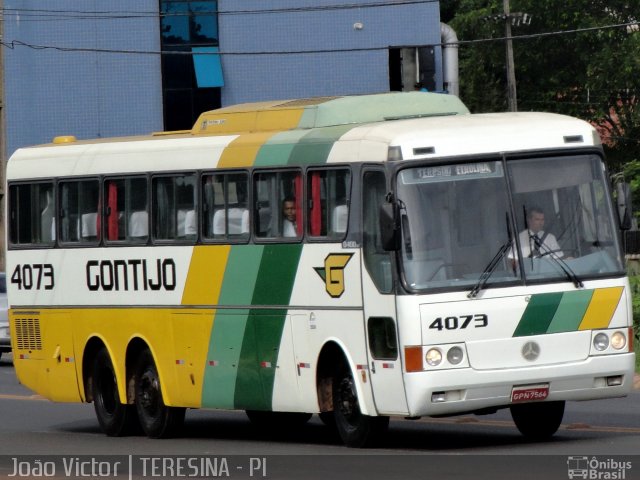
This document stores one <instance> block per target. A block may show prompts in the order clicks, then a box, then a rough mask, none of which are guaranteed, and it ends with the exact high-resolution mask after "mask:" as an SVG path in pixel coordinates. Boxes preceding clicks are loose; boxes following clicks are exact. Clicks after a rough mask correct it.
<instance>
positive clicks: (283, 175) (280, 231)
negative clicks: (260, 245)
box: [253, 171, 303, 240]
mask: <svg viewBox="0 0 640 480" xmlns="http://www.w3.org/2000/svg"><path fill="white" fill-rule="evenodd" d="M254 202H255V205H254V206H255V210H254V213H253V214H254V223H255V232H256V237H259V238H265V239H271V238H279V239H285V238H286V239H289V240H293V239H300V237H301V236H302V231H303V228H302V222H303V220H302V175H301V174H300V173H299V172H296V171H284V172H264V173H263V172H261V173H257V174H256V176H255V181H254Z"/></svg>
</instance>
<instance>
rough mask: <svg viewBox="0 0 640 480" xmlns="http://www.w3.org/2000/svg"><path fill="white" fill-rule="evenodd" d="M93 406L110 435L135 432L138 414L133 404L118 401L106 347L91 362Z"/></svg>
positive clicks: (114, 375)
mask: <svg viewBox="0 0 640 480" xmlns="http://www.w3.org/2000/svg"><path fill="white" fill-rule="evenodd" d="M91 394H92V396H93V406H94V408H95V411H96V417H98V423H99V424H100V428H102V431H103V432H104V433H106V434H107V435H108V436H110V437H121V436H124V435H129V434H131V433H135V430H136V429H137V427H138V416H137V414H136V409H135V406H134V405H126V404H123V403H120V397H119V396H118V383H117V381H116V373H115V370H114V368H113V363H112V362H111V358H110V357H109V352H108V351H107V349H106V348H104V347H103V348H101V349H100V350H99V351H98V353H97V355H96V358H95V361H94V362H93V371H92V377H91Z"/></svg>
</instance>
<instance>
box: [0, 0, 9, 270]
mask: <svg viewBox="0 0 640 480" xmlns="http://www.w3.org/2000/svg"><path fill="white" fill-rule="evenodd" d="M0 40H4V0H0ZM4 97H5V94H4V47H2V46H0V269H1V270H4V269H5V263H4V261H5V258H4V251H5V248H4V246H3V243H4V238H5V231H6V228H7V225H6V221H5V220H6V219H5V217H4V211H5V208H4V205H5V202H6V198H5V194H6V192H5V191H4V184H5V178H6V177H5V175H6V172H7V160H6V152H7V135H6V125H5V121H6V115H5V109H4Z"/></svg>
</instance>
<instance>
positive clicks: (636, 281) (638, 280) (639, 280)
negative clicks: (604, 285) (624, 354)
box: [629, 275, 640, 371]
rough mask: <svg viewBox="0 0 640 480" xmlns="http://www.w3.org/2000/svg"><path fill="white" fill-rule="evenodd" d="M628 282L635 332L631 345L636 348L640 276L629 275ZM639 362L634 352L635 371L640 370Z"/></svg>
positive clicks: (639, 332) (639, 330) (639, 327)
mask: <svg viewBox="0 0 640 480" xmlns="http://www.w3.org/2000/svg"><path fill="white" fill-rule="evenodd" d="M629 283H630V284H631V294H632V295H633V296H632V300H631V303H632V305H633V331H634V334H635V335H634V336H635V339H634V342H633V345H634V346H635V349H636V350H637V349H638V345H640V343H639V342H640V276H637V275H634V276H630V277H629ZM639 362H640V355H638V354H637V353H636V371H640V365H638V363H639Z"/></svg>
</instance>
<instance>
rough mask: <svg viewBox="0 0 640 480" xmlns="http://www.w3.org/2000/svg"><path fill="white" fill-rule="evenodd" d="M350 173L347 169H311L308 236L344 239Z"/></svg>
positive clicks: (308, 181)
mask: <svg viewBox="0 0 640 480" xmlns="http://www.w3.org/2000/svg"><path fill="white" fill-rule="evenodd" d="M350 187H351V172H350V171H349V170H347V169H345V168H341V169H331V170H329V169H323V170H316V171H310V173H309V174H308V176H307V192H308V198H307V208H308V211H307V217H308V219H309V231H308V233H309V236H311V237H319V238H326V239H327V240H333V241H337V240H341V239H342V238H344V236H345V234H346V233H347V224H348V220H349V193H350Z"/></svg>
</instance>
